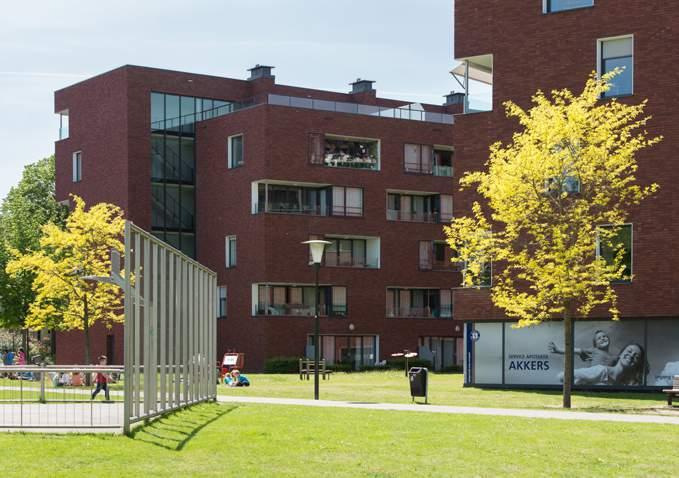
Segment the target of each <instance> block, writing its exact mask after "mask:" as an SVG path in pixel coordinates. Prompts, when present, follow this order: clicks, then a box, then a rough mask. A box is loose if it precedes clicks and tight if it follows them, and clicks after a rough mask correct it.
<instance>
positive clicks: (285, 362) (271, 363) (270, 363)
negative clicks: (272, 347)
mask: <svg viewBox="0 0 679 478" xmlns="http://www.w3.org/2000/svg"><path fill="white" fill-rule="evenodd" d="M264 373H299V359H298V358H297V357H271V358H269V359H266V362H264Z"/></svg>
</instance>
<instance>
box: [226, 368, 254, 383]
mask: <svg viewBox="0 0 679 478" xmlns="http://www.w3.org/2000/svg"><path fill="white" fill-rule="evenodd" d="M226 384H227V385H228V386H229V387H249V386H250V380H248V378H247V377H246V376H245V375H241V374H240V372H239V371H238V370H232V371H231V373H230V374H229V375H227V378H226Z"/></svg>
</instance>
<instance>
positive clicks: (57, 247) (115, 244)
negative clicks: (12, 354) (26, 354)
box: [7, 196, 125, 364]
mask: <svg viewBox="0 0 679 478" xmlns="http://www.w3.org/2000/svg"><path fill="white" fill-rule="evenodd" d="M72 199H73V202H74V208H73V211H72V212H71V214H70V216H69V217H68V220H67V221H66V225H65V227H63V228H61V227H59V226H57V225H54V224H49V225H46V226H44V227H43V228H42V237H41V238H40V247H39V249H38V250H36V251H33V252H29V253H26V254H21V253H19V252H18V251H13V254H14V258H13V259H12V260H11V261H10V262H9V263H8V264H7V273H8V274H10V275H16V274H20V273H21V272H22V271H31V272H33V273H34V274H35V279H34V280H33V291H34V292H35V300H34V301H33V303H32V304H31V305H30V308H29V312H28V316H27V317H26V326H27V327H28V328H30V329H33V330H37V329H42V328H45V327H48V328H52V329H58V330H82V331H83V332H84V333H83V335H84V341H85V344H84V345H85V356H84V359H85V364H91V363H92V361H91V357H90V334H89V331H90V328H91V327H92V325H93V324H95V323H96V322H102V323H104V324H106V325H107V326H110V325H111V324H112V323H115V322H122V321H123V320H124V319H123V316H122V314H121V309H122V296H121V294H120V289H119V288H118V287H117V286H115V285H112V284H106V283H101V282H94V281H91V280H87V279H86V278H87V277H88V276H108V275H109V274H110V267H111V260H110V253H111V249H115V250H117V251H119V252H120V253H121V254H122V251H123V244H122V242H121V238H122V236H123V232H124V228H125V221H124V219H123V212H122V210H121V209H120V208H118V207H117V206H114V205H112V204H107V203H99V204H96V205H95V206H92V207H91V208H89V209H86V208H85V202H84V201H83V200H82V199H81V198H80V197H77V196H72Z"/></svg>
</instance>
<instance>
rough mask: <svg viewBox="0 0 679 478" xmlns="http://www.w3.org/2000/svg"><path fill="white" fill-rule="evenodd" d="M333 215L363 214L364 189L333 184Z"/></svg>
mask: <svg viewBox="0 0 679 478" xmlns="http://www.w3.org/2000/svg"><path fill="white" fill-rule="evenodd" d="M332 215H333V216H362V215H363V190H362V189H361V188H347V187H344V186H333V188H332Z"/></svg>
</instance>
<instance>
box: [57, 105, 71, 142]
mask: <svg viewBox="0 0 679 478" xmlns="http://www.w3.org/2000/svg"><path fill="white" fill-rule="evenodd" d="M69 134H70V133H69V130H68V110H66V111H62V112H61V113H59V140H62V139H68V136H69Z"/></svg>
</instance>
